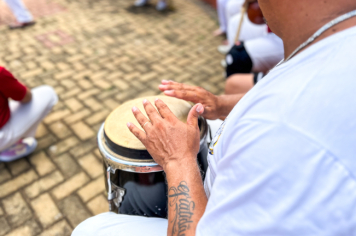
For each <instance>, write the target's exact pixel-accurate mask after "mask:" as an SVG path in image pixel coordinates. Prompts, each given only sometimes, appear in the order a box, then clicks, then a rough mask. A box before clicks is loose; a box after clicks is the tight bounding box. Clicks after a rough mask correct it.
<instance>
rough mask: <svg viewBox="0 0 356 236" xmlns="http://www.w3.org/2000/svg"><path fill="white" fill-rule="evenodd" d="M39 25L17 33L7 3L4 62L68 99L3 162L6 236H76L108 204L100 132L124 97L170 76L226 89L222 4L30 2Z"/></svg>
mask: <svg viewBox="0 0 356 236" xmlns="http://www.w3.org/2000/svg"><path fill="white" fill-rule="evenodd" d="M24 2H25V4H26V5H28V8H29V9H30V10H31V11H32V13H33V15H34V17H35V19H36V21H37V24H36V25H35V26H34V27H31V28H27V29H24V30H18V31H10V30H8V29H7V27H6V25H5V24H6V23H9V22H11V21H13V20H14V18H13V16H12V15H11V13H10V12H9V10H8V9H7V7H6V5H5V4H4V3H3V2H2V3H0V22H1V23H0V33H1V37H0V52H1V57H0V65H3V66H5V67H6V68H8V69H9V70H10V71H12V72H13V73H14V74H15V76H16V77H18V78H19V79H20V80H21V81H23V82H24V83H25V84H26V85H28V86H29V87H31V88H33V87H35V86H39V85H42V84H48V85H51V86H53V87H54V89H55V90H56V92H57V93H58V96H59V102H58V104H57V105H56V106H55V107H54V109H53V111H52V112H51V113H50V114H49V115H48V116H47V117H46V119H45V120H44V121H43V122H42V123H41V124H40V126H39V129H38V131H37V134H36V137H37V139H38V147H37V149H36V151H35V153H33V154H32V155H30V156H29V157H26V158H23V159H21V160H18V161H15V162H12V163H0V236H2V235H21V236H27V235H31V236H32V235H44V236H49V235H57V236H61V235H63V236H65V235H70V233H71V232H72V230H73V228H74V227H75V226H76V225H78V224H79V223H80V222H81V221H83V220H85V219H86V218H88V217H90V216H92V215H96V214H99V213H101V212H104V211H107V210H108V206H107V202H106V200H105V199H106V193H105V191H104V189H105V186H104V174H103V168H102V160H101V157H100V153H99V151H98V149H97V145H96V138H95V136H96V134H97V131H98V129H99V127H100V125H101V123H102V122H103V121H104V120H105V118H106V117H107V115H108V114H109V113H110V111H112V110H113V109H114V108H115V107H117V106H118V105H120V104H122V103H123V102H125V101H127V100H129V99H133V98H136V97H140V96H149V95H157V94H160V91H159V90H158V89H157V86H158V84H159V82H160V81H161V80H162V79H172V80H176V81H179V82H187V83H190V84H196V85H199V86H202V87H204V88H206V89H208V90H210V91H211V92H213V93H221V92H222V91H223V87H224V78H223V69H222V68H221V67H220V65H219V61H220V60H221V59H222V56H221V55H219V54H218V53H217V51H216V46H217V45H218V44H219V43H220V40H221V39H217V38H213V37H212V36H211V32H212V31H213V30H214V29H215V28H216V27H217V22H216V16H215V13H214V10H213V9H211V8H210V7H208V6H207V5H205V4H204V3H202V2H200V1H199V0H190V1H187V0H182V1H175V5H176V11H175V12H169V13H158V12H156V11H155V9H154V3H152V5H151V6H149V7H145V8H143V9H136V8H133V7H132V1H131V0H130V1H129V0H101V1H94V0H83V1H73V0H25V1H24Z"/></svg>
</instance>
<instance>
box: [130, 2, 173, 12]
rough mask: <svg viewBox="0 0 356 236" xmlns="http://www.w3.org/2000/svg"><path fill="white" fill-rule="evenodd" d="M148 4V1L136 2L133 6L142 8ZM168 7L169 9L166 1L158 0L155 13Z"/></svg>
mask: <svg viewBox="0 0 356 236" xmlns="http://www.w3.org/2000/svg"><path fill="white" fill-rule="evenodd" d="M148 2H149V0H136V2H135V3H134V5H135V6H136V7H143V6H145V5H147V4H148ZM168 7H169V2H168V1H167V0H159V1H158V2H157V4H156V9H157V11H164V10H166V9H168Z"/></svg>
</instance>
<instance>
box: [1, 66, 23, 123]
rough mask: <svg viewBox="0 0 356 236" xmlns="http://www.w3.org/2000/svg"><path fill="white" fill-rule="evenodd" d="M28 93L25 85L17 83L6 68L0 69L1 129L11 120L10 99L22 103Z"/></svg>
mask: <svg viewBox="0 0 356 236" xmlns="http://www.w3.org/2000/svg"><path fill="white" fill-rule="evenodd" d="M26 91H27V89H26V86H25V85H23V84H21V83H20V82H19V81H17V79H16V78H15V77H14V76H13V75H12V74H11V73H10V72H8V71H7V70H6V69H5V68H3V67H0V129H1V128H2V127H3V126H4V125H5V124H6V122H7V121H8V120H9V119H10V108H9V98H12V99H13V100H15V101H21V100H22V99H24V97H25V95H26Z"/></svg>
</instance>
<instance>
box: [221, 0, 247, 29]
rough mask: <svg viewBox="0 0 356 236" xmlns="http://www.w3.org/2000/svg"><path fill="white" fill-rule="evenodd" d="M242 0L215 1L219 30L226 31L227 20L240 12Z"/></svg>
mask: <svg viewBox="0 0 356 236" xmlns="http://www.w3.org/2000/svg"><path fill="white" fill-rule="evenodd" d="M243 3H244V0H217V11H218V17H219V24H220V29H221V30H222V31H224V32H226V31H227V25H228V23H229V20H230V19H231V18H232V17H233V16H234V15H236V14H237V13H239V12H240V11H241V7H242V4H243Z"/></svg>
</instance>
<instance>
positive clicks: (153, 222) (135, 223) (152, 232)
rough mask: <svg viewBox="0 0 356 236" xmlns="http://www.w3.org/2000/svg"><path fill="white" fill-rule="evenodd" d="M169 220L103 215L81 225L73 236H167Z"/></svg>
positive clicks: (112, 214) (113, 214)
mask: <svg viewBox="0 0 356 236" xmlns="http://www.w3.org/2000/svg"><path fill="white" fill-rule="evenodd" d="M167 228H168V220H167V219H162V218H153V217H150V218H148V217H143V216H129V215H122V214H115V213H112V212H107V213H102V214H100V215H97V216H94V217H91V218H89V219H87V220H85V221H83V222H82V223H80V224H79V225H78V226H77V227H76V228H75V229H74V231H73V232H72V236H141V235H145V236H166V235H167Z"/></svg>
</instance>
